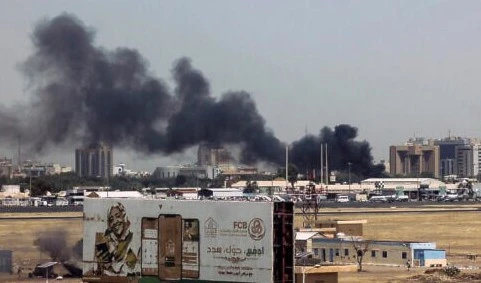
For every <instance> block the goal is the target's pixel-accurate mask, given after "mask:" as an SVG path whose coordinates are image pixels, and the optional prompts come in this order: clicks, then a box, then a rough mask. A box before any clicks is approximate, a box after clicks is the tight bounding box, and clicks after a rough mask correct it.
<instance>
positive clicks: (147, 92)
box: [0, 14, 375, 176]
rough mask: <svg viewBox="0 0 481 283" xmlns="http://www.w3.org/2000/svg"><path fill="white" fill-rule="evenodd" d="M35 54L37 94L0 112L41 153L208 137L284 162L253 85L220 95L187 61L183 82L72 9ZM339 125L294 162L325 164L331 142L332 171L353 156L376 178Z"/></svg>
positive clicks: (178, 71) (33, 89) (29, 67)
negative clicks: (158, 71) (105, 43)
mask: <svg viewBox="0 0 481 283" xmlns="http://www.w3.org/2000/svg"><path fill="white" fill-rule="evenodd" d="M31 38H32V43H33V47H34V52H33V54H32V55H31V56H30V57H29V58H28V59H27V60H26V61H25V62H24V64H23V65H22V68H21V69H22V71H23V73H24V74H25V76H26V78H27V79H28V86H29V93H31V95H32V97H31V100H30V103H29V104H28V105H23V106H20V107H18V109H17V108H16V109H0V118H1V119H0V121H1V122H0V130H3V131H2V133H4V134H2V137H3V138H4V139H6V141H10V142H13V143H15V142H17V140H18V138H19V137H20V138H21V140H22V143H23V144H25V143H28V145H29V146H30V147H31V148H30V149H31V150H33V151H35V152H42V151H44V150H48V149H49V148H50V147H55V146H57V145H66V144H72V143H75V142H77V141H81V142H82V144H83V146H88V145H91V144H97V143H99V142H104V143H107V144H111V145H113V146H115V147H117V148H119V147H120V148H131V149H134V150H136V151H139V152H143V153H159V154H166V155H168V154H172V153H176V152H182V151H183V150H185V149H187V148H189V147H192V146H196V145H199V144H202V143H208V144H211V145H214V146H215V145H219V146H222V145H226V144H235V145H239V146H240V147H241V149H242V151H241V158H240V159H241V160H240V161H241V162H243V163H247V164H253V163H255V162H256V161H267V162H271V163H274V164H277V165H282V164H283V162H284V158H285V157H284V154H285V150H284V149H285V144H283V143H281V142H280V141H279V140H278V139H277V138H276V137H275V136H274V134H273V133H272V132H271V131H270V130H269V129H268V128H267V127H266V125H265V124H266V123H265V120H264V118H263V117H262V116H261V115H260V114H259V112H258V110H257V107H256V104H255V102H254V100H253V99H252V98H251V96H250V95H249V93H247V92H244V91H238V92H227V93H224V94H223V95H222V96H221V97H220V98H219V99H216V98H214V97H212V96H211V93H210V87H209V82H208V80H207V79H206V78H205V77H204V75H203V74H202V72H201V71H199V70H197V69H195V68H193V67H192V65H191V62H190V60H189V59H187V58H181V59H179V60H177V61H176V62H175V63H174V65H173V67H172V77H173V79H174V82H175V86H174V89H173V90H172V91H171V90H170V89H169V87H168V86H167V85H166V84H165V83H164V82H163V81H162V80H160V79H158V78H156V77H155V76H154V75H153V74H152V72H151V71H150V70H149V67H148V63H147V61H146V60H145V59H144V58H143V57H142V56H141V55H140V54H139V52H137V51H136V50H134V49H130V48H117V49H114V50H107V49H105V48H102V47H99V46H97V45H95V31H94V30H93V29H92V28H89V27H87V26H86V25H85V24H84V23H83V22H82V21H81V20H79V19H78V18H76V17H75V16H74V15H71V14H61V15H59V16H57V17H55V18H52V19H45V20H43V21H41V22H40V23H39V24H38V25H37V26H36V27H35V29H34V31H33V34H32V37H31ZM356 135H357V129H355V128H353V127H350V126H348V125H340V126H338V127H336V128H335V130H334V131H332V130H330V129H329V128H324V129H323V130H322V131H321V133H320V135H319V136H317V137H316V136H307V137H305V138H302V139H301V140H299V141H297V142H294V144H293V146H292V149H291V154H290V156H291V161H292V162H293V163H295V164H296V165H298V166H299V167H300V169H310V168H318V166H316V165H317V164H319V155H320V152H319V151H320V143H321V142H326V143H328V144H329V161H330V168H331V169H333V170H336V169H341V168H343V167H345V166H346V164H347V162H351V163H353V164H354V167H353V169H354V170H355V171H356V172H359V174H362V175H364V176H367V175H368V174H370V173H372V172H374V171H375V168H374V167H373V165H372V157H371V155H370V147H369V144H368V143H367V142H356V141H354V138H355V137H356Z"/></svg>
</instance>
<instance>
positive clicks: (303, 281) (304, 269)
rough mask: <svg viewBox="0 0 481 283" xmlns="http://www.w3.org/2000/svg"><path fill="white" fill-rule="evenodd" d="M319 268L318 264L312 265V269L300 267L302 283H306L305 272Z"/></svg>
mask: <svg viewBox="0 0 481 283" xmlns="http://www.w3.org/2000/svg"><path fill="white" fill-rule="evenodd" d="M319 267H321V265H320V264H316V265H314V266H313V267H311V268H308V269H306V267H305V266H303V267H302V283H306V272H307V271H309V270H312V269H314V268H319Z"/></svg>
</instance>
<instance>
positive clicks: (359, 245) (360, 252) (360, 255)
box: [351, 237, 370, 272]
mask: <svg viewBox="0 0 481 283" xmlns="http://www.w3.org/2000/svg"><path fill="white" fill-rule="evenodd" d="M351 243H352V245H353V247H354V250H355V251H356V261H357V271H358V272H361V271H362V260H363V259H364V255H365V254H366V253H367V251H368V250H369V245H370V241H357V240H355V239H354V238H353V237H351Z"/></svg>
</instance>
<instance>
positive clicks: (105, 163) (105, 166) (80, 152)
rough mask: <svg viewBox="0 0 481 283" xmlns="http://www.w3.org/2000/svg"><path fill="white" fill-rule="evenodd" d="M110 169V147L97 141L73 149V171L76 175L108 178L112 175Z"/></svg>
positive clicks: (111, 168)
mask: <svg viewBox="0 0 481 283" xmlns="http://www.w3.org/2000/svg"><path fill="white" fill-rule="evenodd" d="M112 170H113V153H112V147H110V146H108V145H106V144H103V143H98V144H92V145H90V146H88V147H85V148H78V149H76V150H75V172H76V173H77V175H78V176H80V177H87V176H91V177H100V178H103V179H107V180H109V179H110V178H111V177H112Z"/></svg>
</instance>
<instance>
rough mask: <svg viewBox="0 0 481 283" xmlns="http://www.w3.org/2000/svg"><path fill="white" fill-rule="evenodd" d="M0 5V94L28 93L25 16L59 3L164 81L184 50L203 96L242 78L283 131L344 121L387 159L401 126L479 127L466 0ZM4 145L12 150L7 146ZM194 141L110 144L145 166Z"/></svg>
mask: <svg viewBox="0 0 481 283" xmlns="http://www.w3.org/2000/svg"><path fill="white" fill-rule="evenodd" d="M0 7H2V9H0V10H1V11H2V12H0V13H2V14H1V15H2V19H3V24H2V25H1V27H0V33H1V34H2V35H3V36H4V39H5V40H4V42H5V43H4V46H3V47H2V53H1V54H2V55H0V56H2V61H3V62H5V63H4V64H2V66H0V74H1V76H0V98H1V99H2V101H3V102H4V104H5V105H6V106H10V105H14V104H16V103H18V102H21V101H22V100H25V99H26V97H27V96H28V92H26V85H27V84H28V81H27V80H26V78H24V77H22V75H21V74H20V73H19V72H18V65H19V64H20V63H21V62H23V61H25V60H26V59H27V57H28V56H29V54H31V52H32V47H31V43H30V37H31V35H32V30H33V26H34V25H35V24H36V23H37V22H38V21H40V20H41V19H43V18H44V17H48V18H52V17H55V16H57V15H59V14H60V13H62V12H68V13H73V14H75V15H77V16H78V17H79V18H80V19H81V20H82V21H84V22H85V24H86V25H87V26H90V27H92V28H94V29H95V30H96V31H97V37H96V44H98V45H100V46H104V47H106V48H109V49H111V48H116V47H117V46H127V47H131V48H135V49H137V50H139V52H140V53H141V54H142V55H143V56H144V57H145V59H146V60H148V61H149V66H150V70H151V71H152V72H153V73H154V75H155V76H156V77H160V78H163V79H164V80H166V82H167V84H168V85H169V87H171V88H173V84H172V80H171V75H170V74H169V71H170V69H171V68H172V63H173V62H174V61H175V60H177V59H178V58H180V57H182V56H187V57H190V58H191V59H192V62H193V64H194V65H195V66H196V67H198V68H199V69H200V70H201V71H202V72H203V73H204V74H205V76H206V77H207V78H208V80H209V82H210V86H211V89H212V94H213V96H214V97H216V98H217V97H219V96H220V95H221V94H222V93H223V92H225V91H228V90H232V89H234V90H237V89H241V90H247V91H248V92H250V93H251V94H252V97H253V99H254V100H255V101H256V103H257V107H258V109H259V112H260V113H261V114H262V116H263V117H264V118H265V120H266V125H267V127H269V128H270V129H272V130H273V132H274V133H275V135H276V136H277V137H278V138H279V139H280V140H281V141H284V142H289V143H290V142H292V141H295V140H297V139H298V138H299V137H302V136H303V135H304V133H305V132H308V133H312V134H317V132H318V131H319V130H320V129H321V128H322V127H324V126H328V127H334V126H336V125H339V124H349V125H351V126H353V127H356V128H358V130H359V137H358V138H357V140H366V141H368V142H369V144H370V145H371V147H372V154H373V156H374V158H375V160H376V161H380V160H381V159H385V160H387V159H388V153H389V150H388V147H389V145H392V144H397V143H399V142H400V141H405V140H407V138H408V137H413V136H418V137H419V136H424V137H443V136H447V135H448V133H451V135H453V136H469V137H475V136H480V134H478V133H481V126H478V125H476V124H475V123H474V122H473V121H476V120H477V118H478V114H477V113H478V112H479V111H477V109H479V108H480V107H479V106H480V105H479V103H478V102H477V100H476V98H477V97H476V96H477V92H478V91H479V89H480V85H479V83H478V80H477V78H476V76H475V74H477V73H478V72H479V71H480V66H481V64H479V63H480V62H479V61H480V60H481V58H480V57H479V56H477V52H476V51H477V49H479V48H477V47H479V46H480V45H481V42H480V41H479V39H478V38H477V37H476V36H474V35H475V34H476V33H477V32H478V30H479V25H480V20H479V19H478V17H477V13H476V11H477V10H479V9H480V7H481V4H480V3H477V2H463V3H459V2H454V1H431V2H429V3H427V2H426V3H425V2H421V3H417V2H402V3H385V2H382V1H366V2H363V3H358V2H355V1H345V2H344V1H343V2H311V1H305V2H302V3H297V4H296V5H293V4H292V3H289V2H276V4H275V5H274V3H273V2H269V1H267V2H264V3H258V4H257V5H249V4H245V3H244V2H242V1H238V2H236V1H233V2H230V3H228V4H226V3H221V2H216V1H206V2H204V3H202V4H200V3H191V2H178V3H168V2H162V1H160V2H159V1H152V2H149V1H145V2H142V3H141V4H138V3H135V2H129V1H119V2H118V3H116V5H115V6H113V5H110V4H109V3H108V2H100V3H95V4H93V3H92V2H88V1H69V2H68V3H67V2H64V1H49V2H47V3H37V2H36V1H31V2H29V4H28V5H25V4H24V3H17V2H15V1H5V2H2V3H1V4H0ZM219 10H220V11H222V13H216V12H215V11H219ZM220 23H222V24H220ZM287 105H288V106H287ZM453 105H459V106H458V107H456V108H454V107H453ZM453 108H454V109H453ZM459 108H460V109H461V111H460V109H459ZM450 111H456V115H455V117H451V116H453V115H450ZM75 146H78V145H74V146H72V148H73V147H75ZM5 147H6V146H5ZM8 148H9V150H10V152H12V153H13V155H15V154H14V153H15V152H16V146H13V145H11V146H9V147H8ZM61 149H62V148H59V149H57V148H56V149H55V151H56V152H49V153H47V156H48V157H50V156H52V157H53V158H49V159H51V160H59V162H60V163H68V164H73V154H72V151H71V148H70V149H69V148H63V151H62V150H61ZM195 150H196V149H195V148H194V149H191V150H190V151H187V152H186V154H185V155H183V154H180V155H173V156H170V157H168V158H164V157H163V156H162V155H155V156H153V157H151V158H147V159H144V158H142V157H139V156H138V155H137V153H135V152H132V151H126V152H123V153H122V152H118V151H116V156H118V157H116V160H115V161H114V162H115V164H117V163H120V162H125V163H128V164H132V167H133V168H137V167H138V166H137V164H139V165H141V166H144V165H145V166H146V167H147V168H155V166H156V165H159V164H166V163H182V162H184V161H185V160H189V158H190V160H194V159H195ZM59 152H61V153H59ZM3 155H5V153H4V154H3ZM144 160H145V161H144ZM130 161H132V162H130ZM139 169H144V168H139Z"/></svg>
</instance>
